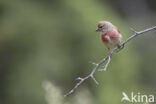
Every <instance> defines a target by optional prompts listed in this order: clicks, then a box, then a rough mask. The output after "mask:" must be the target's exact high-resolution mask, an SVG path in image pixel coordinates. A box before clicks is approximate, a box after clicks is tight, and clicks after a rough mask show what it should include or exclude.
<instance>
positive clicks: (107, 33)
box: [96, 21, 122, 50]
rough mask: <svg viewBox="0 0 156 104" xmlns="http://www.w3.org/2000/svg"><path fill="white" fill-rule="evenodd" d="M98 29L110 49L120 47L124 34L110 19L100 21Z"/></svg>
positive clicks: (105, 44)
mask: <svg viewBox="0 0 156 104" xmlns="http://www.w3.org/2000/svg"><path fill="white" fill-rule="evenodd" d="M96 31H97V32H98V31H99V32H100V35H101V40H102V42H103V43H104V46H105V47H106V48H107V49H108V50H110V49H112V48H114V47H118V48H120V43H121V40H122V35H121V34H120V31H119V30H118V28H117V27H116V26H114V25H113V24H112V23H111V22H109V21H99V23H98V25H97V29H96Z"/></svg>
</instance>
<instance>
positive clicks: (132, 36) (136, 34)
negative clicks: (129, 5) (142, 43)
mask: <svg viewBox="0 0 156 104" xmlns="http://www.w3.org/2000/svg"><path fill="white" fill-rule="evenodd" d="M154 29H156V26H153V27H150V28H147V29H144V30H141V31H138V32H137V31H136V30H134V29H133V28H131V30H132V31H133V32H134V34H132V35H131V36H130V37H129V38H128V39H126V40H125V41H123V42H122V43H121V44H120V46H121V47H122V46H124V45H125V44H126V43H127V42H129V41H130V40H132V39H133V38H135V37H136V36H139V35H141V34H143V33H146V32H149V31H152V30H154ZM118 50H119V51H120V47H116V48H114V49H113V50H112V51H111V52H110V53H109V54H108V55H107V56H106V57H105V58H104V59H102V60H101V61H100V62H98V63H94V62H91V63H92V64H93V65H95V67H94V68H93V70H92V71H91V73H90V74H89V75H88V76H86V77H84V78H81V77H78V78H77V80H79V82H78V83H77V84H76V85H75V86H74V88H73V89H71V90H70V91H69V92H68V93H66V94H65V95H64V97H65V98H66V97H67V96H68V95H70V94H72V93H73V92H74V91H75V90H76V89H77V88H78V87H79V86H80V85H81V84H82V83H83V82H84V81H85V80H87V79H89V78H92V79H93V81H94V82H95V83H96V84H97V85H98V84H99V83H98V82H97V81H96V79H95V77H94V74H95V72H96V71H97V69H98V68H99V67H100V66H101V65H102V64H103V63H104V62H105V61H106V60H108V62H107V63H106V65H105V66H104V68H103V69H102V70H101V71H105V70H106V69H107V67H108V65H109V63H110V61H111V56H112V55H113V54H114V53H115V52H118Z"/></svg>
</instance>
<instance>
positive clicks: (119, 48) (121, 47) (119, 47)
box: [117, 44, 125, 52]
mask: <svg viewBox="0 0 156 104" xmlns="http://www.w3.org/2000/svg"><path fill="white" fill-rule="evenodd" d="M124 45H125V44H122V45H120V44H118V45H117V47H118V50H117V52H119V51H121V50H122V49H123V48H124Z"/></svg>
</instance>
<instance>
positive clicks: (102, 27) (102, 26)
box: [96, 21, 113, 32]
mask: <svg viewBox="0 0 156 104" xmlns="http://www.w3.org/2000/svg"><path fill="white" fill-rule="evenodd" d="M112 27H113V25H112V23H111V22H108V21H99V22H98V25H97V28H96V31H97V32H98V31H99V32H107V31H108V30H110V29H111V28H112Z"/></svg>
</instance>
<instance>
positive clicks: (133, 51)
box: [0, 0, 156, 104]
mask: <svg viewBox="0 0 156 104" xmlns="http://www.w3.org/2000/svg"><path fill="white" fill-rule="evenodd" d="M155 3H156V1H155V0H1V1H0V104H121V98H122V92H126V93H127V94H128V95H130V93H131V92H134V93H136V94H137V93H138V92H140V93H141V94H146V95H149V94H153V95H155V96H156V89H155V88H156V76H155V74H156V70H155V69H156V64H155V62H156V48H155V44H156V41H155V40H156V31H152V32H149V33H146V34H144V35H142V36H141V37H137V38H136V39H134V40H132V41H130V42H129V43H128V44H126V46H125V48H124V49H123V50H122V51H121V52H119V53H117V54H115V55H114V56H113V58H112V61H111V63H110V65H109V67H108V69H107V71H106V72H97V73H96V74H95V77H96V79H97V81H98V82H99V83H100V84H99V86H97V85H96V84H95V83H94V82H93V81H92V80H91V79H89V80H87V81H86V82H85V83H84V84H82V85H81V86H80V87H79V88H78V89H77V90H76V92H75V93H74V94H72V95H70V96H69V97H68V98H67V99H64V98H63V95H64V94H65V93H67V92H68V91H69V90H70V89H71V88H73V87H74V85H75V83H76V82H77V81H76V80H75V78H77V77H79V76H80V77H84V76H86V75H88V74H89V73H90V72H91V70H92V68H93V67H94V66H93V65H91V64H89V61H93V62H98V61H100V60H101V59H102V58H104V57H105V55H106V54H107V50H106V49H105V48H104V47H103V44H102V43H101V40H100V38H99V33H96V32H95V29H96V27H97V22H98V21H101V20H107V21H111V22H112V23H113V24H114V25H116V26H117V27H118V28H119V30H120V31H121V34H122V35H123V40H125V39H126V38H127V37H129V36H130V35H131V34H132V31H130V27H132V28H134V29H136V30H138V31H139V30H142V29H145V28H148V27H151V26H154V25H156V6H155ZM122 104H128V102H126V101H125V102H122ZM141 104H142V103H141Z"/></svg>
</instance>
